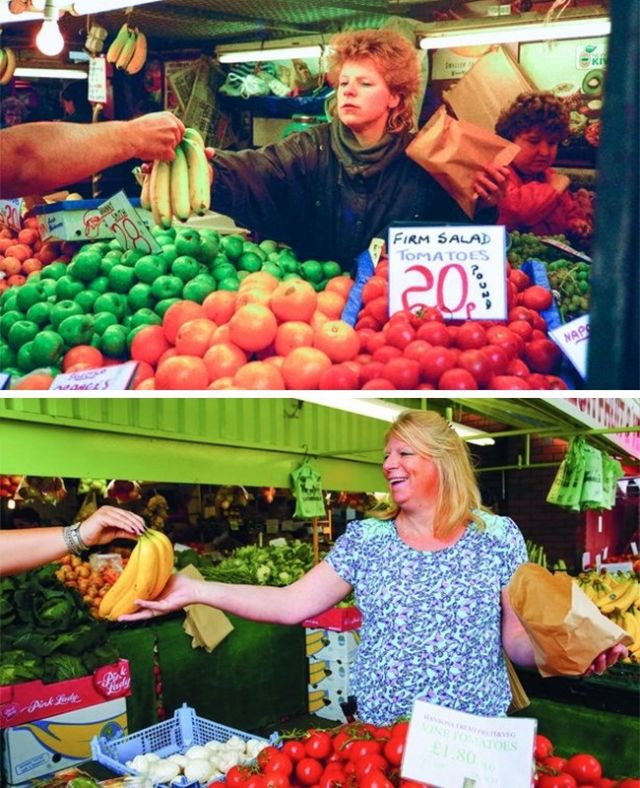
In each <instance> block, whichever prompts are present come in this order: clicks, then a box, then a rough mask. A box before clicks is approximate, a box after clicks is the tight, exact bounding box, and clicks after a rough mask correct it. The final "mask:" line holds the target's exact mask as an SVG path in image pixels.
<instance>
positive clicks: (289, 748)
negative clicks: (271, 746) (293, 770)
mask: <svg viewBox="0 0 640 788" xmlns="http://www.w3.org/2000/svg"><path fill="white" fill-rule="evenodd" d="M282 752H283V753H284V754H285V755H288V756H289V758H291V760H292V761H293V762H294V763H297V762H298V761H301V760H302V759H303V758H304V757H305V755H306V754H307V752H306V750H305V745H304V744H303V743H302V742H301V741H293V740H291V741H286V742H285V743H284V744H283V745H282Z"/></svg>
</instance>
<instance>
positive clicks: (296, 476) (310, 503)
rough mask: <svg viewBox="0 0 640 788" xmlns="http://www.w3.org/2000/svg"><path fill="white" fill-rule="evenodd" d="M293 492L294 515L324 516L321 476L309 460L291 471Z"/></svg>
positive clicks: (303, 516) (304, 516) (302, 516)
mask: <svg viewBox="0 0 640 788" xmlns="http://www.w3.org/2000/svg"><path fill="white" fill-rule="evenodd" d="M291 479H292V481H293V494H294V495H295V499H296V510H295V512H294V513H293V516H294V517H297V518H302V519H306V518H307V517H324V515H325V508H324V496H323V495H322V478H321V476H320V474H319V473H318V471H316V469H315V468H314V467H313V466H312V465H311V463H310V462H309V460H304V461H303V462H302V465H300V466H299V467H298V468H296V469H295V471H293V472H292V473H291Z"/></svg>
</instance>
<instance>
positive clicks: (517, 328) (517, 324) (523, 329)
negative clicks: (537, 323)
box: [507, 320, 533, 342]
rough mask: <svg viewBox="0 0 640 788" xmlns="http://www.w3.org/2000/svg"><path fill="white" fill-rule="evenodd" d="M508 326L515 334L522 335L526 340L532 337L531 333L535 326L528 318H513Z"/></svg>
mask: <svg viewBox="0 0 640 788" xmlns="http://www.w3.org/2000/svg"><path fill="white" fill-rule="evenodd" d="M507 328H508V329H509V331H513V333H514V334H518V336H521V337H522V338H523V339H524V341H525V342H526V341H527V340H528V339H531V334H532V333H533V326H532V325H531V323H529V322H528V321H526V320H512V321H511V322H510V323H509V325H508V326H507Z"/></svg>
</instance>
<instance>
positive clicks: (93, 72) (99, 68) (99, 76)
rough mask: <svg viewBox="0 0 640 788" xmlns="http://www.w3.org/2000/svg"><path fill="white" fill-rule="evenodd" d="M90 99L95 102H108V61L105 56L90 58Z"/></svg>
mask: <svg viewBox="0 0 640 788" xmlns="http://www.w3.org/2000/svg"><path fill="white" fill-rule="evenodd" d="M87 98H88V100H89V101H90V102H92V103H93V104H106V103H107V61H106V60H105V59H104V57H92V58H90V59H89V91H88V96H87Z"/></svg>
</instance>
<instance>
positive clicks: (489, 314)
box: [389, 225, 507, 320]
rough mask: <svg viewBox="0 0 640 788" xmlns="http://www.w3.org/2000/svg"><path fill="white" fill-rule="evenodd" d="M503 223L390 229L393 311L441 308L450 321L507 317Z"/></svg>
mask: <svg viewBox="0 0 640 788" xmlns="http://www.w3.org/2000/svg"><path fill="white" fill-rule="evenodd" d="M505 242H506V234H505V230H504V227H502V226H480V225H473V226H469V225H464V226H450V227H426V226H425V227H419V226H411V225H407V226H401V225H392V227H391V228H390V229H389V314H390V315H392V314H394V312H398V311H400V310H404V309H409V310H411V311H412V312H415V311H417V310H419V309H420V308H422V307H437V308H438V309H439V310H440V311H441V312H442V315H443V316H444V319H445V320H504V319H505V318H506V317H507V278H506V275H505V259H506V258H505Z"/></svg>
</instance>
